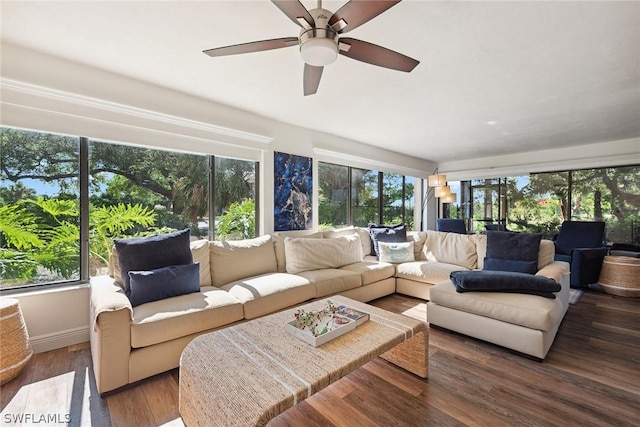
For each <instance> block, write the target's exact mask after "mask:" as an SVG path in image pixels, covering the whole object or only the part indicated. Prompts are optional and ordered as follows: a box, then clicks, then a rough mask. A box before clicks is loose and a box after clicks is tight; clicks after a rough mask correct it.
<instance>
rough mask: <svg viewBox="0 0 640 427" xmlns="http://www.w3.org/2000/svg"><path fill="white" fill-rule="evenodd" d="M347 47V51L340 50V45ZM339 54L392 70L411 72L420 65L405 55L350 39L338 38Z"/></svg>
mask: <svg viewBox="0 0 640 427" xmlns="http://www.w3.org/2000/svg"><path fill="white" fill-rule="evenodd" d="M345 44H346V45H349V48H348V49H344V50H343V48H342V45H345ZM340 45H341V48H340V51H339V53H340V54H341V55H344V56H348V57H349V58H352V59H357V60H358V61H362V62H366V63H368V64H372V65H377V66H379V67H385V68H390V69H392V70H398V71H405V72H407V73H409V72H411V71H412V70H413V69H414V68H416V66H417V65H418V64H419V63H420V61H417V60H415V59H413V58H409V57H408V56H406V55H403V54H401V53H398V52H395V51H393V50H390V49H387V48H386V47H382V46H378V45H377V44H373V43H368V42H364V41H362V40H358V39H352V38H350V37H341V38H340Z"/></svg>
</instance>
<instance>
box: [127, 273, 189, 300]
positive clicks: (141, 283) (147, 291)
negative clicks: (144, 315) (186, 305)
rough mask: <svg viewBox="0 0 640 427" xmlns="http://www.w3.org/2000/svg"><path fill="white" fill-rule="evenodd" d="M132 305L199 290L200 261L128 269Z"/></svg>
mask: <svg viewBox="0 0 640 427" xmlns="http://www.w3.org/2000/svg"><path fill="white" fill-rule="evenodd" d="M129 278H130V279H131V280H130V285H131V296H130V297H129V299H130V300H131V305H132V306H133V307H135V306H138V305H140V304H144V303H147V302H152V301H159V300H161V299H165V298H171V297H177V296H178V295H185V294H190V293H193V292H199V291H200V263H195V264H187V265H172V266H169V267H162V268H158V269H156V270H149V271H129Z"/></svg>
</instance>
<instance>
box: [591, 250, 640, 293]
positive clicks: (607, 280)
mask: <svg viewBox="0 0 640 427" xmlns="http://www.w3.org/2000/svg"><path fill="white" fill-rule="evenodd" d="M598 283H599V284H600V287H601V288H602V290H603V291H605V292H606V293H608V294H613V295H618V296H621V297H640V258H631V257H626V256H606V257H604V261H603V262H602V270H600V278H599V279H598Z"/></svg>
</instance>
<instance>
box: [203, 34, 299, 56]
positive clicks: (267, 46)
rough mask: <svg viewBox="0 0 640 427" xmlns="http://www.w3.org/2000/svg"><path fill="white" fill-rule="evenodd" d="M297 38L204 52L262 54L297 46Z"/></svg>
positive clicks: (236, 45) (214, 53)
mask: <svg viewBox="0 0 640 427" xmlns="http://www.w3.org/2000/svg"><path fill="white" fill-rule="evenodd" d="M297 44H298V38H297V37H283V38H280V39H271V40H260V41H257V42H249V43H241V44H235V45H233V46H224V47H216V48H214V49H208V50H205V51H203V52H204V53H206V54H207V55H209V56H225V55H237V54H239V53H251V52H260V51H262V50H271V49H280V48H283V47H289V46H296V45H297Z"/></svg>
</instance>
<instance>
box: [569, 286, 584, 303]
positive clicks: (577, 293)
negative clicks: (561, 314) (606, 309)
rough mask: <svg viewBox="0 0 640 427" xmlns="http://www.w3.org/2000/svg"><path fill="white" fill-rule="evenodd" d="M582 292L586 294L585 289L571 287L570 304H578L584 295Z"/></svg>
mask: <svg viewBox="0 0 640 427" xmlns="http://www.w3.org/2000/svg"><path fill="white" fill-rule="evenodd" d="M582 294H584V291H583V290H580V289H569V304H571V305H576V304H578V301H580V298H581V297H582Z"/></svg>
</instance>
